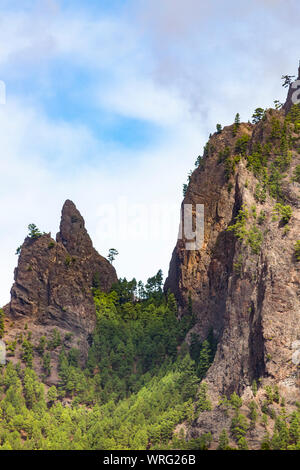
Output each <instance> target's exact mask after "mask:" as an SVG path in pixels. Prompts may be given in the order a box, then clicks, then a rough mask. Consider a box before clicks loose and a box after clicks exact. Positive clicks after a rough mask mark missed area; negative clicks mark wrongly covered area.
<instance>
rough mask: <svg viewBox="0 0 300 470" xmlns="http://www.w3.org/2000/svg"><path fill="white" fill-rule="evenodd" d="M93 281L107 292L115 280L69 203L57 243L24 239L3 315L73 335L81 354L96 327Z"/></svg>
mask: <svg viewBox="0 0 300 470" xmlns="http://www.w3.org/2000/svg"><path fill="white" fill-rule="evenodd" d="M95 280H97V282H98V284H100V287H101V289H102V290H104V291H108V290H109V289H110V288H111V286H112V284H113V283H114V282H116V281H117V276H116V272H115V269H114V267H113V266H112V265H111V264H110V263H109V262H108V261H107V260H106V259H105V258H103V257H102V256H100V255H99V254H98V253H97V251H96V250H95V249H94V248H93V245H92V241H91V239H90V237H89V235H88V233H87V231H86V229H85V224H84V220H83V218H82V216H81V214H80V213H79V211H78V210H77V209H76V206H75V205H74V203H73V202H71V201H69V200H68V201H66V202H65V204H64V206H63V209H62V217H61V224H60V232H59V233H58V234H57V241H55V240H53V239H52V238H51V237H50V235H47V234H45V235H42V236H40V237H38V238H36V239H34V238H29V237H27V238H26V239H25V241H24V244H23V246H22V249H21V253H20V256H19V262H18V267H17V268H16V269H15V282H14V285H13V287H12V289H11V301H10V303H9V304H8V305H7V306H6V307H5V313H6V314H7V315H8V316H9V317H10V318H11V319H12V320H14V321H15V323H17V322H18V320H24V319H26V321H29V322H31V323H32V322H33V323H34V324H35V325H44V326H45V327H47V326H49V327H58V328H62V329H63V330H67V331H69V332H73V333H74V334H75V335H76V336H77V337H78V338H79V339H80V340H82V342H81V349H82V350H86V349H87V338H88V335H89V334H90V333H91V332H92V331H93V329H94V327H95V323H96V313H95V307H94V302H93V297H92V293H91V287H92V285H93V283H94V282H95Z"/></svg>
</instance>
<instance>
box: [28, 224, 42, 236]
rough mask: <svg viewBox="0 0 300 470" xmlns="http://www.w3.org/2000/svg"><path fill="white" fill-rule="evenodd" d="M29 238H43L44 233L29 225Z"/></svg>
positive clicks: (33, 225)
mask: <svg viewBox="0 0 300 470" xmlns="http://www.w3.org/2000/svg"><path fill="white" fill-rule="evenodd" d="M28 232H29V233H28V237H29V238H39V237H41V236H42V233H41V232H40V231H39V229H38V228H37V226H36V225H35V224H29V225H28Z"/></svg>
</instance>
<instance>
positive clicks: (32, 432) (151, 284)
mask: <svg viewBox="0 0 300 470" xmlns="http://www.w3.org/2000/svg"><path fill="white" fill-rule="evenodd" d="M162 280H163V278H162V272H161V271H158V273H157V274H156V275H155V276H153V277H150V278H149V279H148V281H147V283H146V284H145V285H143V284H142V283H141V282H139V283H137V282H136V280H135V279H133V280H132V281H127V280H126V279H120V281H119V282H118V283H117V284H116V285H114V287H113V289H112V291H111V292H110V293H103V292H101V291H100V290H99V289H98V288H93V294H94V299H95V305H96V312H97V326H96V329H95V331H94V334H93V337H92V344H91V347H90V350H89V354H88V359H87V363H86V366H85V367H84V368H82V366H81V365H80V354H79V350H78V349H76V348H74V347H72V348H70V347H69V348H68V349H66V347H65V344H64V342H65V341H66V337H65V338H64V342H62V340H61V335H60V333H59V331H58V330H57V329H53V331H52V332H51V335H50V338H49V339H47V338H46V337H45V336H42V337H41V338H40V340H39V342H38V344H37V346H36V351H37V352H38V354H39V356H40V361H41V366H42V369H43V372H44V377H47V376H48V375H50V373H51V356H52V354H53V353H54V351H55V354H59V366H58V373H59V383H58V385H57V387H55V386H52V387H51V388H50V389H49V390H48V392H47V393H46V391H45V388H44V385H43V383H42V382H40V380H39V379H38V377H37V376H36V374H35V372H34V371H33V350H34V346H33V344H31V342H30V341H29V340H28V339H24V338H23V336H24V334H22V335H21V336H20V335H18V338H17V339H16V343H17V340H18V341H20V342H21V343H20V344H21V347H22V361H23V364H24V365H25V368H21V367H20V364H19V363H18V364H17V365H16V366H13V364H12V363H10V362H8V364H7V365H6V366H5V367H4V366H3V367H2V368H0V417H1V419H0V449H47V450H48V449H50V450H51V449H109V450H110V449H112V450H113V449H146V448H149V447H150V448H151V449H160V448H164V449H167V448H176V449H178V448H179V449H206V448H209V446H210V443H211V435H210V434H209V433H208V434H204V435H203V436H200V437H199V438H197V439H192V440H191V441H188V442H187V441H186V439H185V437H184V435H182V436H177V435H175V434H174V429H175V427H176V426H177V425H178V424H179V423H181V422H182V421H184V420H186V421H188V422H191V420H193V419H194V416H195V412H196V409H195V405H194V401H195V399H196V395H197V390H198V388H199V384H200V376H203V375H205V372H206V370H207V368H208V367H209V366H210V363H211V360H212V358H213V354H214V352H213V351H215V348H216V345H215V341H214V339H213V335H212V333H210V335H209V336H208V338H207V340H205V341H203V342H202V343H200V342H199V341H198V342H197V348H198V352H197V353H196V351H195V349H194V350H193V348H191V347H189V346H188V345H187V344H186V343H184V338H185V336H186V333H187V331H189V329H190V328H191V326H192V325H193V321H194V319H193V314H192V305H191V303H190V307H189V313H188V314H187V315H186V316H184V317H183V318H182V319H181V320H179V319H178V318H177V304H176V301H175V298H174V296H173V295H172V294H170V293H169V294H168V295H164V294H163V291H162ZM66 336H67V335H66ZM71 338H72V336H70V337H69V340H71ZM195 344H196V343H194V345H195ZM190 350H191V352H193V355H194V356H195V358H196V360H193V359H192V358H191V355H190ZM56 351H57V352H56ZM63 400H68V401H69V403H70V405H71V406H63V404H62V401H63ZM197 400H198V408H197V412H198V413H199V412H201V411H203V410H209V409H211V403H210V400H209V398H208V390H207V385H206V384H205V383H203V382H202V384H201V386H200V389H199V391H198V399H197Z"/></svg>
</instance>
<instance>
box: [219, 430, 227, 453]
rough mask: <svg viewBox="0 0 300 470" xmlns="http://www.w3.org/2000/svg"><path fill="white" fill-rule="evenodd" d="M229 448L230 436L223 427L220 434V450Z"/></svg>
mask: <svg viewBox="0 0 300 470" xmlns="http://www.w3.org/2000/svg"><path fill="white" fill-rule="evenodd" d="M228 448H229V438H228V435H227V432H226V429H223V430H222V432H221V434H220V436H219V446H218V450H228Z"/></svg>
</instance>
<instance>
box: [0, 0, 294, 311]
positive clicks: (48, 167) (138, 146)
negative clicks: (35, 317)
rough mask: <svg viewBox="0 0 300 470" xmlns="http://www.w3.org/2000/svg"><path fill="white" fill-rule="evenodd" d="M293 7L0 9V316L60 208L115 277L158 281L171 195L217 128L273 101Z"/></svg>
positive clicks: (256, 1) (149, 1) (160, 4)
mask: <svg viewBox="0 0 300 470" xmlns="http://www.w3.org/2000/svg"><path fill="white" fill-rule="evenodd" d="M299 19H300V3H299V1H298V0H251V1H247V2H241V1H237V0H228V1H226V2H224V1H222V0H210V1H208V0H206V1H201V0H184V1H183V0H97V1H96V0H86V1H83V0H81V1H79V0H72V1H71V0H68V1H67V0H65V1H64V0H17V1H15V0H7V1H6V0H0V80H1V81H2V82H4V83H5V86H6V102H5V104H0V145H1V151H0V175H1V184H0V210H1V212H0V214H1V223H2V230H1V232H0V259H1V264H0V305H3V304H5V303H7V302H8V301H9V292H10V288H11V285H12V282H13V271H14V268H15V266H16V265H17V256H16V255H15V252H16V248H17V247H18V246H19V245H20V244H21V243H22V242H23V240H24V238H25V236H26V234H27V226H28V224H30V223H35V224H36V225H37V226H38V227H39V228H40V230H41V231H45V232H51V234H52V236H54V237H55V234H56V233H57V231H58V228H59V221H60V213H61V208H62V205H63V203H64V201H65V200H66V199H71V200H73V201H74V203H75V204H76V206H77V208H78V209H79V210H80V212H81V213H82V215H83V217H84V218H85V221H86V227H87V230H88V232H89V234H90V235H91V238H92V240H93V243H94V246H95V248H96V249H97V250H98V251H99V252H100V253H101V254H102V255H104V256H107V254H108V250H109V248H112V247H113V248H116V249H117V250H118V251H119V255H118V256H117V258H116V260H115V262H114V265H115V267H116V269H117V273H118V276H119V277H127V279H131V278H132V277H136V278H137V279H142V280H143V281H145V280H146V279H147V278H148V277H149V276H152V275H154V274H155V273H156V272H157V271H158V269H160V268H161V269H162V270H163V273H164V275H167V271H168V265H169V261H170V258H171V254H172V250H173V248H174V246H175V243H176V237H177V231H178V222H179V209H180V203H181V200H182V185H183V183H185V182H186V179H187V174H188V173H189V171H190V170H191V169H193V168H194V162H195V160H196V158H197V156H198V155H201V154H202V152H203V147H204V145H205V143H206V141H207V140H208V136H209V134H210V133H212V132H214V131H215V126H216V123H221V124H222V125H229V124H231V123H232V122H233V120H234V116H235V114H236V113H237V112H239V113H240V115H241V119H242V120H244V121H248V119H251V116H252V114H253V111H254V110H255V108H257V107H263V108H267V107H272V106H273V101H274V100H275V99H279V100H280V101H284V100H285V96H286V90H285V89H284V88H282V86H281V76H282V75H285V74H291V75H295V74H296V72H297V66H298V60H299V59H300V51H299Z"/></svg>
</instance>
